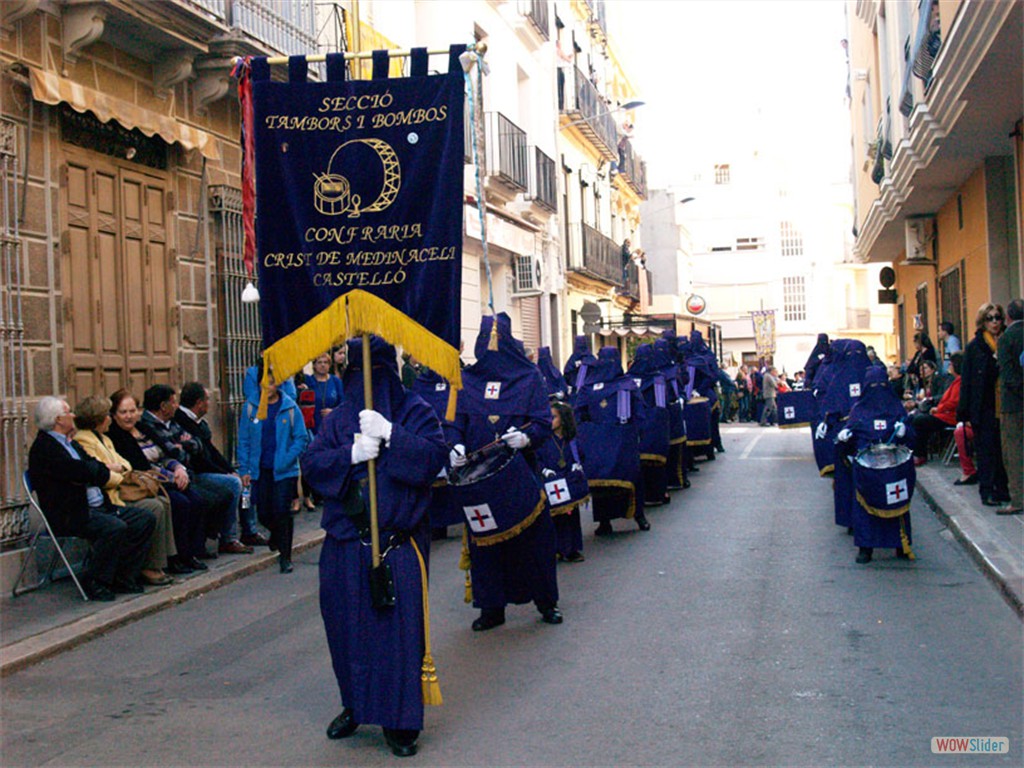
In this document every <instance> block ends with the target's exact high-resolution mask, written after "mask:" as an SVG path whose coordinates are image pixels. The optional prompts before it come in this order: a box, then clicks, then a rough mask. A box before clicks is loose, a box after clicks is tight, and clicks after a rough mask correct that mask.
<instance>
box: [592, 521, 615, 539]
mask: <svg viewBox="0 0 1024 768" xmlns="http://www.w3.org/2000/svg"><path fill="white" fill-rule="evenodd" d="M594 535H595V536H611V535H612V524H611V523H609V522H603V523H598V524H597V528H596V530H595V531H594Z"/></svg>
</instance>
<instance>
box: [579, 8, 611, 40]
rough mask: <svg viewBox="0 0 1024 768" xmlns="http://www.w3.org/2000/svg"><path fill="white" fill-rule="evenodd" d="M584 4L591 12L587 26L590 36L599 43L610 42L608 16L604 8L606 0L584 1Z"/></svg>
mask: <svg viewBox="0 0 1024 768" xmlns="http://www.w3.org/2000/svg"><path fill="white" fill-rule="evenodd" d="M583 4H584V5H585V6H586V7H587V10H588V11H589V12H590V18H589V19H588V20H587V26H588V28H589V31H590V34H591V35H592V36H593V37H594V39H596V40H597V42H599V43H603V42H605V41H607V40H608V16H607V14H606V12H605V8H604V0H583Z"/></svg>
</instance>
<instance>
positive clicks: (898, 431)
mask: <svg viewBox="0 0 1024 768" xmlns="http://www.w3.org/2000/svg"><path fill="white" fill-rule="evenodd" d="M892 433H893V434H894V435H895V436H896V437H903V436H904V435H906V434H907V425H906V424H904V423H903V422H902V421H897V422H896V426H895V427H893V428H892Z"/></svg>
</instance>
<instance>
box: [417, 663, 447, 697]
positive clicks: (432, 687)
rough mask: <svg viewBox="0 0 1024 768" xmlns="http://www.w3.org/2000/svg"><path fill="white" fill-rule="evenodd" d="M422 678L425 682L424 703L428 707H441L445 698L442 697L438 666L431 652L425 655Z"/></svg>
mask: <svg viewBox="0 0 1024 768" xmlns="http://www.w3.org/2000/svg"><path fill="white" fill-rule="evenodd" d="M420 680H421V682H422V683H423V703H424V704H425V705H427V706H428V707H440V706H441V705H442V704H444V699H443V698H442V697H441V683H440V682H438V679H437V668H436V667H435V666H434V659H433V657H431V655H430V654H429V653H428V654H426V655H424V657H423V667H422V672H421V674H420Z"/></svg>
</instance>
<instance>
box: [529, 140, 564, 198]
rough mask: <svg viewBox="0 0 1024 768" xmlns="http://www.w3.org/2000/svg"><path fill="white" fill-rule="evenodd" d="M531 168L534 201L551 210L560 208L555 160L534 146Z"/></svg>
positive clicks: (531, 190) (531, 187)
mask: <svg viewBox="0 0 1024 768" xmlns="http://www.w3.org/2000/svg"><path fill="white" fill-rule="evenodd" d="M530 169H531V170H532V172H533V175H532V178H531V179H530V193H531V197H532V199H533V202H535V203H536V204H537V205H539V206H541V207H542V208H547V209H548V210H549V211H556V210H558V180H557V179H556V178H555V161H554V160H553V159H552V158H550V157H548V156H547V155H546V154H544V153H543V152H541V151H540V149H538V148H537V147H534V148H533V164H532V165H531V166H530Z"/></svg>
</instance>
